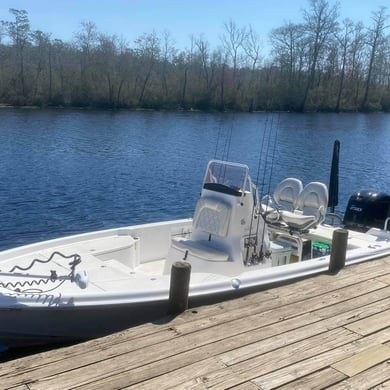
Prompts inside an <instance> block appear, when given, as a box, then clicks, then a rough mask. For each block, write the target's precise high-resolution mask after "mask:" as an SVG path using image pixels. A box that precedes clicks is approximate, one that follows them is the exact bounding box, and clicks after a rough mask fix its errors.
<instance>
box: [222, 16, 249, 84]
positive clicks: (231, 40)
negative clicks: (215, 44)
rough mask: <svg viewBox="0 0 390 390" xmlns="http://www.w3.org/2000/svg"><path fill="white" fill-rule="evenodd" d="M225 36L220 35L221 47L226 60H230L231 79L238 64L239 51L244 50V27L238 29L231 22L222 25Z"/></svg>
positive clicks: (245, 33)
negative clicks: (224, 52) (226, 57)
mask: <svg viewBox="0 0 390 390" xmlns="http://www.w3.org/2000/svg"><path fill="white" fill-rule="evenodd" d="M224 28H225V34H223V35H222V37H221V40H222V45H223V47H224V49H225V50H226V53H227V56H228V58H230V60H231V63H232V65H233V78H234V77H235V75H236V72H237V68H238V66H239V64H240V60H241V56H240V51H241V50H242V49H243V48H244V42H245V40H246V37H247V32H246V28H245V27H242V28H240V27H238V26H237V24H236V23H235V22H233V20H231V19H230V20H229V22H228V23H224Z"/></svg>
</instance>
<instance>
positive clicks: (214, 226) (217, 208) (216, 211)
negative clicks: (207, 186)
mask: <svg viewBox="0 0 390 390" xmlns="http://www.w3.org/2000/svg"><path fill="white" fill-rule="evenodd" d="M230 214H231V206H230V205H228V204H226V203H223V202H221V201H219V200H217V199H213V198H201V199H199V201H198V204H197V206H196V210H195V215H194V220H193V226H194V228H195V229H200V230H202V231H204V232H206V233H209V234H215V235H217V236H220V237H225V236H226V234H227V231H228V228H229V222H230Z"/></svg>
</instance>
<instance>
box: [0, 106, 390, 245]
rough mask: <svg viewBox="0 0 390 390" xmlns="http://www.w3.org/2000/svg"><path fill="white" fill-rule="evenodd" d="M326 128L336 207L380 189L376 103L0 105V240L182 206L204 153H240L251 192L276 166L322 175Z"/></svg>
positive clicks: (188, 201) (380, 129)
mask: <svg viewBox="0 0 390 390" xmlns="http://www.w3.org/2000/svg"><path fill="white" fill-rule="evenodd" d="M263 139H264V140H265V141H264V142H263V141H262V140H263ZM275 139H276V143H275V142H274V140H275ZM335 139H339V140H340V142H341V161H340V195H339V207H338V209H339V210H340V211H343V210H344V208H345V206H346V203H347V201H348V198H349V196H350V195H351V194H352V193H353V192H354V191H356V190H359V189H376V190H381V191H386V192H389V191H390V170H389V166H390V164H389V163H390V153H389V150H390V116H388V115H385V114H374V115H365V114H280V115H279V114H273V115H272V114H260V113H259V114H255V113H254V114H244V113H241V114H205V113H183V112H178V113H164V112H128V111H123V112H107V111H104V112H100V111H73V110H44V111H39V110H11V109H2V110H1V111H0V156H1V158H0V206H1V207H0V249H6V248H11V247H14V246H18V245H22V244H27V243H31V242H36V241H40V240H46V239H49V238H55V237H61V236H64V235H69V234H75V233H80V232H87V231H92V230H98V229H106V228H111V227H117V226H125V225H131V224H136V223H144V222H152V221H159V220H169V219H176V218H186V217H190V216H191V215H192V213H193V210H194V207H195V203H196V200H197V198H198V196H199V192H200V186H201V182H202V179H203V173H204V170H205V167H206V164H207V162H208V161H209V160H210V159H211V158H214V157H217V158H224V157H228V158H229V160H231V161H236V162H243V163H246V164H248V165H249V167H250V169H251V171H252V176H253V177H254V178H255V179H258V181H259V182H262V183H263V186H262V189H261V192H262V193H263V194H264V193H266V192H268V190H269V188H271V189H272V188H274V186H275V185H276V183H277V182H279V181H280V180H282V179H283V178H285V177H287V176H295V177H298V178H301V179H302V180H303V182H304V183H307V182H309V181H313V180H316V181H324V182H325V183H328V180H329V170H330V163H331V157H332V149H333V142H334V140H335ZM261 151H263V153H262V159H261V163H260V165H259V156H260V152H261ZM266 157H268V158H266ZM259 167H260V169H259ZM265 168H267V169H266V172H265ZM271 173H272V174H271Z"/></svg>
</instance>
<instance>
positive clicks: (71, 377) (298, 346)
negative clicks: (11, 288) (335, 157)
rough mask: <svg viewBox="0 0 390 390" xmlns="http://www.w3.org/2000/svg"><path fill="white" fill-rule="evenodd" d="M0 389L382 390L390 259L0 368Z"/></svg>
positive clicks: (388, 338) (387, 372)
mask: <svg viewBox="0 0 390 390" xmlns="http://www.w3.org/2000/svg"><path fill="white" fill-rule="evenodd" d="M0 320H1V319H0ZM0 388H1V389H14V390H38V389H45V390H46V389H50V390H51V389H105V390H106V389H159V390H162V389H168V388H169V389H172V388H173V389H209V388H210V389H226V388H229V389H230V388H232V389H236V390H238V389H241V390H243V389H247V390H255V389H257V390H259V389H273V388H278V389H320V388H331V389H368V388H374V389H385V388H389V389H390V258H383V259H379V260H375V261H371V262H367V263H363V264H359V265H355V266H351V267H347V268H345V269H343V270H342V271H341V272H339V273H338V274H337V275H329V274H322V275H318V276H315V277H312V278H309V279H306V280H301V281H298V282H295V283H292V284H289V285H285V286H281V287H276V288H273V289H269V290H266V291H262V292H258V293H254V294H251V295H247V296H245V297H242V298H238V299H234V300H231V301H226V302H223V303H219V304H215V305H211V306H203V307H199V308H196V309H192V310H188V311H187V312H185V313H183V314H181V315H179V316H177V317H176V318H174V319H170V320H169V321H165V323H161V324H150V323H149V324H145V325H142V326H138V327H135V328H132V329H129V330H127V331H124V332H121V333H118V334H115V335H111V336H108V337H105V338H101V339H97V340H92V341H89V342H86V343H82V344H78V345H73V346H70V347H64V348H59V349H56V350H52V351H49V352H44V353H40V354H36V355H31V356H26V357H23V358H19V359H15V360H12V361H8V362H5V363H2V364H1V365H0Z"/></svg>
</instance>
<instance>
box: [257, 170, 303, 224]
mask: <svg viewBox="0 0 390 390" xmlns="http://www.w3.org/2000/svg"><path fill="white" fill-rule="evenodd" d="M302 189H303V185H302V182H301V181H300V180H299V179H296V178H294V177H288V178H286V179H284V180H282V181H281V182H280V183H279V184H278V185H277V186H276V188H275V191H274V194H273V200H270V198H269V197H268V199H267V197H265V198H264V199H263V208H264V210H265V214H266V220H267V221H268V222H276V221H278V220H279V217H280V215H279V210H288V211H293V210H294V209H295V208H296V202H297V200H298V195H299V194H300V193H301V191H302Z"/></svg>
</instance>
